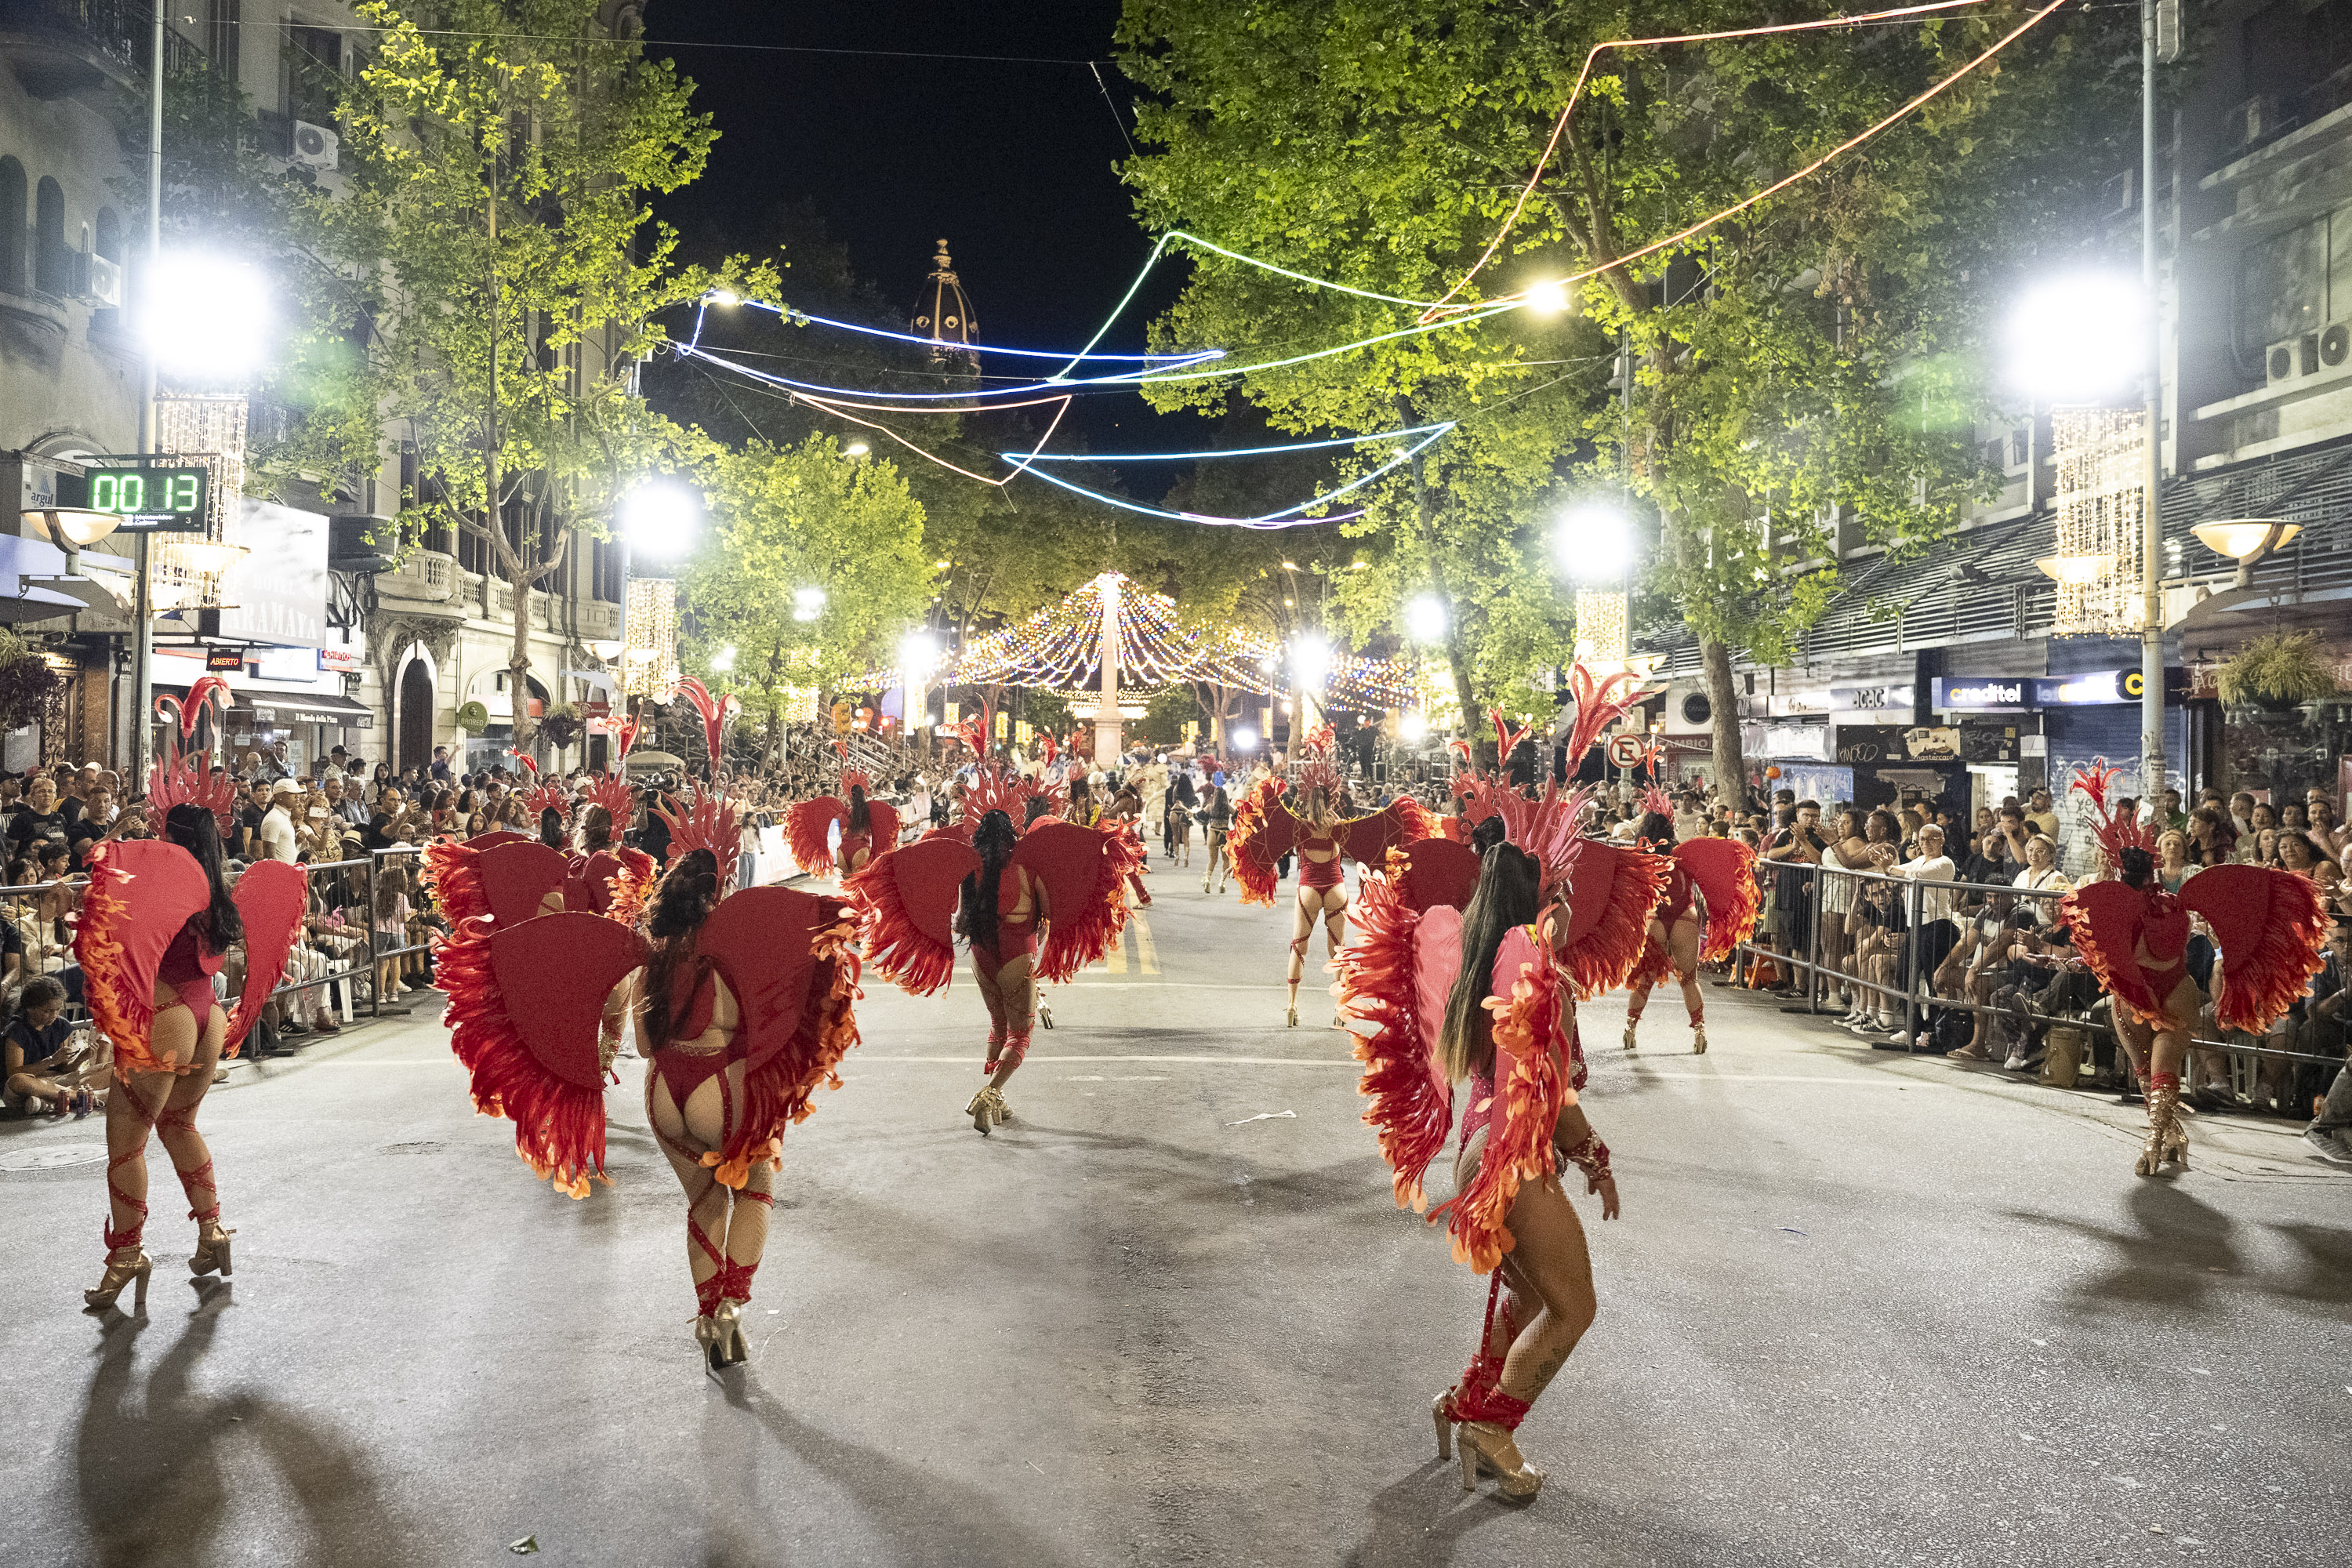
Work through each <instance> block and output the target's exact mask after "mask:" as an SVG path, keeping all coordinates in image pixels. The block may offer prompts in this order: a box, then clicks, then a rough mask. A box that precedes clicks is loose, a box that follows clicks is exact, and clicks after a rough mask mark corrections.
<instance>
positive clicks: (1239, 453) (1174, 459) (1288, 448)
mask: <svg viewBox="0 0 2352 1568" xmlns="http://www.w3.org/2000/svg"><path fill="white" fill-rule="evenodd" d="M1453 428H1454V426H1452V425H1451V424H1437V425H1409V426H1405V427H1404V428H1403V429H1402V430H1381V431H1378V432H1376V433H1374V434H1372V435H1369V436H1338V437H1333V438H1331V439H1330V440H1328V441H1292V442H1288V443H1286V444H1285V445H1283V446H1279V447H1220V448H1218V449H1217V450H1215V451H1210V452H1044V453H1039V454H1037V455H1035V457H1034V459H1033V460H1034V461H1036V462H1040V463H1196V462H1201V461H1203V460H1205V459H1207V458H1264V457H1270V456H1273V455H1275V454H1276V453H1280V452H1315V451H1322V450H1325V449H1327V448H1329V447H1359V446H1361V445H1362V444H1363V443H1365V442H1367V441H1387V440H1391V439H1393V438H1395V437H1399V436H1425V435H1427V434H1428V433H1429V432H1431V431H1433V430H1436V431H1441V432H1442V431H1446V430H1451V429H1453ZM997 456H998V457H1000V458H1006V459H1007V460H1010V459H1011V458H1012V457H1013V454H1012V453H1010V452H999V453H998V454H997Z"/></svg>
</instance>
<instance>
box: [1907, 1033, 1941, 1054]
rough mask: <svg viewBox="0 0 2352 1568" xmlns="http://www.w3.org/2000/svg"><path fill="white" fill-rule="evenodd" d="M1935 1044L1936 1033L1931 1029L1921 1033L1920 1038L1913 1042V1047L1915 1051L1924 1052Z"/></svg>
mask: <svg viewBox="0 0 2352 1568" xmlns="http://www.w3.org/2000/svg"><path fill="white" fill-rule="evenodd" d="M1935 1043H1936V1036H1935V1032H1934V1031H1933V1030H1929V1029H1922V1030H1920V1031H1919V1037H1918V1038H1917V1039H1916V1040H1914V1041H1912V1042H1911V1047H1912V1049H1914V1050H1920V1051H1924V1050H1927V1049H1929V1048H1930V1047H1933V1046H1934V1045H1935Z"/></svg>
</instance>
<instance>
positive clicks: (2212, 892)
mask: <svg viewBox="0 0 2352 1568" xmlns="http://www.w3.org/2000/svg"><path fill="white" fill-rule="evenodd" d="M2058 910H2059V914H2060V917H2061V918H2062V919H2063V920H2064V921H2065V922H2066V929H2067V930H2068V931H2070V932H2072V933H2073V935H2074V950H2075V951H2076V952H2080V953H2081V954H2082V955H2083V958H2084V961H2085V962H2086V963H2089V964H2090V966H2091V973H2093V974H2095V975H2096V976H2097V977H2098V981H2099V984H2100V985H2101V986H2102V987H2103V988H2105V990H2106V991H2108V992H2110V993H2112V994H2114V996H2115V999H2116V1005H2119V1006H2122V1007H2126V1008H2128V1009H2129V1010H2130V1011H2131V1013H2132V1014H2133V1015H2134V1016H2137V1017H2138V1018H2139V1019H2141V1020H2142V1021H2143V1022H2145V1023H2148V1024H2151V1025H2154V1026H2157V1027H2158V1028H2177V1029H2189V1028H2193V1027H2194V1026H2195V1025H2196V1023H2197V1020H2196V1019H2194V1018H2168V1016H2166V1015H2165V1011H2164V1008H2165V1004H2166V1003H2167V1001H2168V997H2166V996H2162V995H2158V994H2157V993H2158V982H2159V981H2161V980H2162V979H2163V978H2164V977H2165V976H2166V975H2168V974H2174V973H2177V972H2178V970H2179V963H2174V964H2170V965H2168V966H2167V967H2166V968H2165V969H2162V970H2159V971H2158V972H2157V973H2154V974H2151V973H2149V972H2148V970H2147V969H2146V968H2145V967H2143V966H2142V965H2141V963H2139V962H2138V959H2137V952H2138V951H2139V949H2140V947H2141V946H2142V945H2143V944H2145V945H2146V947H2147V951H2148V952H2149V953H2150V955H2151V956H2154V957H2157V958H2158V959H2159V960H2161V959H2165V958H2170V957H2173V956H2174V955H2177V954H2180V953H2182V952H2185V951H2186V950H2187V948H2188V945H2189V916H2191V915H2197V916H2200V917H2202V918H2203V920H2204V921H2205V923H2206V925H2207V926H2208V927H2210V929H2211V931H2212V932H2213V944H2214V945H2215V946H2216V947H2218V948H2220V949H2221V963H2220V965H2219V966H2218V973H2219V975H2220V978H2221V988H2220V990H2219V991H2217V992H2216V993H2215V994H2214V997H2213V1003H2214V1018H2213V1021H2214V1023H2215V1024H2216V1025H2217V1026H2220V1027H2221V1028H2224V1029H2242V1030H2244V1031H2245V1032H2246V1033H2248V1034H2252V1035H2259V1034H2262V1033H2263V1031H2265V1030H2267V1029H2268V1028H2269V1027H2270V1026H2272V1025H2273V1024H2274V1023H2276V1022H2277V1021H2278V1020H2279V1018H2280V1016H2282V1015H2284V1013H2285V1012H2286V1010H2287V1009H2288V1008H2289V1007H2291V1006H2293V1005H2294V1004H2295V1002H2296V1000H2297V999H2298V998H2300V997H2301V996H2302V995H2303V993H2304V989H2305V986H2306V985H2307V984H2309V982H2310V980H2311V977H2312V976H2313V975H2314V974H2316V973H2319V971H2320V969H2321V967H2322V966H2323V965H2324V964H2325V963H2326V958H2325V955H2324V948H2325V944H2326V940H2327V924H2328V917H2327V906H2326V903H2325V902H2324V901H2323V900H2321V898H2320V896H2319V889H2316V888H2315V887H2313V886H2312V885H2311V884H2310V883H2309V882H2306V881H2305V880H2304V879H2302V878H2300V877H2298V876H2295V875H2294V874H2293V873H2292V872H2288V871H2276V870H2273V869H2271V868H2268V867H2263V866H2208V867H2206V868H2204V869H2203V870H2201V871H2200V872H2198V873H2197V875H2195V876H2194V877H2191V878H2189V880H2187V881H2186V882H2183V883H2182V884H2181V885H2180V891H2179V893H2178V894H2171V893H2167V892H2166V891H2165V890H2164V889H2163V886H2162V885H2161V884H2160V883H2156V882H2151V883H2150V884H2149V885H2148V886H2147V887H2145V888H2129V887H2126V886H2125V885H2124V884H2123V883H2121V882H2092V883H2089V884H2088V885H2086V886H2084V887H2080V888H2077V889H2074V891H2073V892H2071V893H2069V894H2067V895H2066V896H2065V898H2063V899H2062V900H2059V904H2058ZM2174 984H2177V981H2175V982H2174ZM2165 988H2166V989H2167V990H2169V989H2170V986H2169V985H2167V986H2166V987H2165Z"/></svg>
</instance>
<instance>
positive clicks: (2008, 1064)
mask: <svg viewBox="0 0 2352 1568" xmlns="http://www.w3.org/2000/svg"><path fill="white" fill-rule="evenodd" d="M2000 1065H2001V1067H2002V1068H2003V1069H2004V1070H2006V1071H2009V1072H2021V1071H2022V1070H2023V1069H2024V1067H2025V1053H2024V1052H2023V1051H2011V1052H2010V1053H2009V1059H2008V1060H2007V1061H2005V1062H2003V1063H2001V1064H2000Z"/></svg>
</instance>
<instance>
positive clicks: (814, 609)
mask: <svg viewBox="0 0 2352 1568" xmlns="http://www.w3.org/2000/svg"><path fill="white" fill-rule="evenodd" d="M823 614H824V589H822V588H795V589H793V619H794V620H796V621H813V620H814V619H816V618H817V617H818V616H821V615H823Z"/></svg>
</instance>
